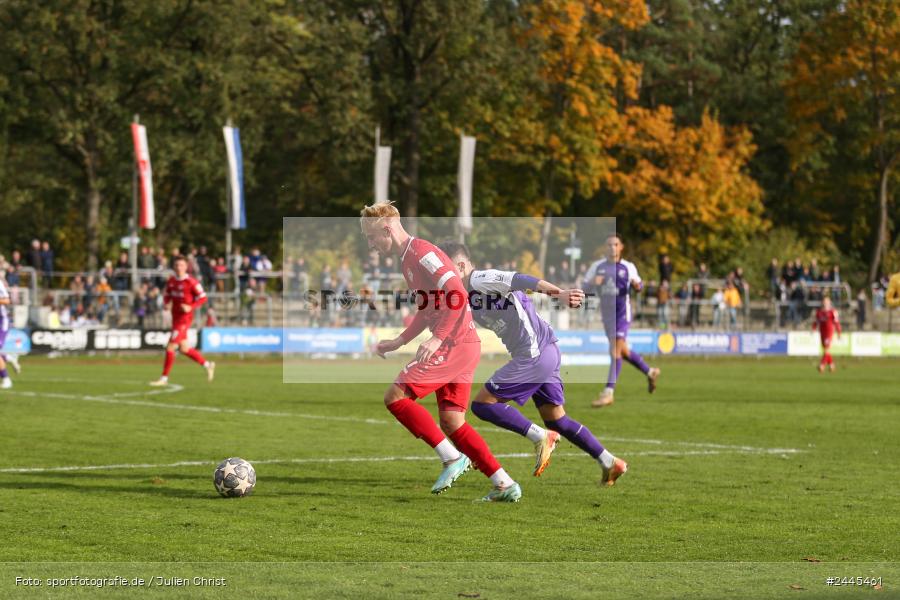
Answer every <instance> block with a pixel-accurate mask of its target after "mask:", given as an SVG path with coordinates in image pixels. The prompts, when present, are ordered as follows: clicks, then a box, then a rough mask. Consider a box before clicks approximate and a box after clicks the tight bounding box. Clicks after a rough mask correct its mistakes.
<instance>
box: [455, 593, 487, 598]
mask: <svg viewBox="0 0 900 600" xmlns="http://www.w3.org/2000/svg"><path fill="white" fill-rule="evenodd" d="M456 596H457V597H458V598H481V594H466V593H465V592H460V593H458V594H457V595H456Z"/></svg>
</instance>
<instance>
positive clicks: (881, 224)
mask: <svg viewBox="0 0 900 600" xmlns="http://www.w3.org/2000/svg"><path fill="white" fill-rule="evenodd" d="M898 159H900V152H898V153H896V154H894V156H892V157H891V160H890V161H888V163H887V165H885V167H884V168H883V169H882V170H881V185H880V186H879V188H878V236H877V237H876V238H875V248H874V249H873V250H872V262H871V263H870V264H869V281H870V282H872V281H875V278H876V277H878V269H879V267H880V266H881V260H882V258H884V252H885V248H887V245H888V180H889V179H890V177H891V171H892V170H893V168H894V166H895V165H896V163H897V160H898Z"/></svg>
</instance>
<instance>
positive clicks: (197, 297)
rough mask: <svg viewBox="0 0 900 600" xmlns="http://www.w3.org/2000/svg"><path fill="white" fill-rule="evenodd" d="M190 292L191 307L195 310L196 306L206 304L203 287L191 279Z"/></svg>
mask: <svg viewBox="0 0 900 600" xmlns="http://www.w3.org/2000/svg"><path fill="white" fill-rule="evenodd" d="M191 292H192V295H193V298H194V301H193V302H192V303H191V306H193V307H194V308H197V307H198V306H200V305H201V304H203V303H205V302H206V300H207V298H206V292H205V291H203V286H202V285H201V284H200V282H199V281H197V280H196V279H191Z"/></svg>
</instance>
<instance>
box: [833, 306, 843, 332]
mask: <svg viewBox="0 0 900 600" xmlns="http://www.w3.org/2000/svg"><path fill="white" fill-rule="evenodd" d="M831 318H832V319H834V329H835V331H837V332H838V334H840V333H841V319H840V317H839V316H838V311H836V310H833V311H831Z"/></svg>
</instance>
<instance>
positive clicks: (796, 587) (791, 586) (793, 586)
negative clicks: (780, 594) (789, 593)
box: [788, 583, 806, 590]
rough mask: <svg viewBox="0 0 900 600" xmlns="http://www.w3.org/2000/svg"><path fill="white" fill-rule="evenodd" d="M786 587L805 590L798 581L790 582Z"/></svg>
mask: <svg viewBox="0 0 900 600" xmlns="http://www.w3.org/2000/svg"><path fill="white" fill-rule="evenodd" d="M788 589H792V590H805V589H806V588H805V587H803V586H802V585H800V584H798V583H792V584H791V585H789V586H788Z"/></svg>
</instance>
